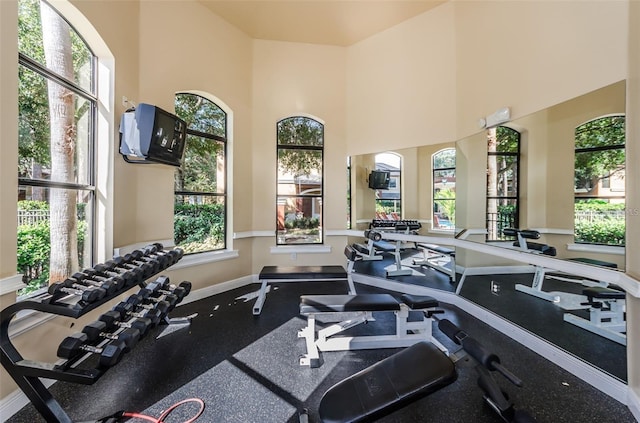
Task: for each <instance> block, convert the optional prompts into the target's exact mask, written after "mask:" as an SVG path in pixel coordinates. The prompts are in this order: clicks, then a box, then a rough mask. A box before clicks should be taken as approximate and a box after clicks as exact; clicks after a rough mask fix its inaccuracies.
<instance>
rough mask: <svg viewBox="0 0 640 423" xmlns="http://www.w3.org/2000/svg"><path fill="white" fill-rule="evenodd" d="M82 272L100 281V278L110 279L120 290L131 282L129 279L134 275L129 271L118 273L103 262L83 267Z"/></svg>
mask: <svg viewBox="0 0 640 423" xmlns="http://www.w3.org/2000/svg"><path fill="white" fill-rule="evenodd" d="M82 273H87V274H90V275H91V276H90V277H91V279H94V280H97V281H100V280H111V281H113V282H115V283H116V289H117V290H121V289H124V288H125V287H126V286H131V285H133V283H132V282H131V280H132V279H133V278H134V275H133V274H131V273H119V272H114V271H111V270H110V269H109V268H107V266H105V265H104V264H96V265H95V266H93V268H92V269H85V270H83V271H82Z"/></svg>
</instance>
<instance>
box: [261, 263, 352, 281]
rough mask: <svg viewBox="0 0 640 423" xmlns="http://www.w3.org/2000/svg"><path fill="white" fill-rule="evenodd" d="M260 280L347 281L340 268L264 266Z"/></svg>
mask: <svg viewBox="0 0 640 423" xmlns="http://www.w3.org/2000/svg"><path fill="white" fill-rule="evenodd" d="M258 278H259V279H260V280H264V279H266V280H276V279H300V280H306V279H347V271H346V270H344V267H342V266H264V267H263V268H262V271H260V276H259V277H258Z"/></svg>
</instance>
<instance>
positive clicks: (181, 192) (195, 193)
mask: <svg viewBox="0 0 640 423" xmlns="http://www.w3.org/2000/svg"><path fill="white" fill-rule="evenodd" d="M179 95H188V96H194V97H200V98H202V99H203V100H205V101H207V102H209V103H212V104H213V105H215V106H216V107H217V108H218V109H220V111H222V113H224V136H219V135H215V134H212V133H208V132H203V131H199V130H196V129H191V128H190V127H189V124H188V122H187V129H186V134H187V136H186V140H187V141H186V143H187V144H186V146H185V151H184V154H185V155H186V154H187V149H188V148H189V142H188V140H189V137H190V136H193V137H200V138H205V139H207V140H209V141H212V142H219V143H222V145H223V148H222V154H223V163H224V192H222V193H220V192H212V191H190V190H176V189H175V188H176V187H175V182H174V219H175V204H176V201H175V200H176V197H177V196H202V197H218V198H220V197H221V198H223V201H224V216H223V222H224V223H223V225H224V228H223V231H222V233H223V242H222V246H221V247H220V248H215V249H212V250H202V251H194V252H191V253H185V255H194V254H204V253H212V252H217V251H225V250H227V249H228V247H229V237H228V234H229V230H228V224H229V166H228V153H229V152H228V148H229V112H228V111H227V110H225V107H222V106H220V105H219V104H218V102H216V101H214V100H212V99H210V98H208V97H207V96H206V95H202V94H198V93H193V92H188V91H179V92H177V93H176V94H175V96H174V101H176V99H177V97H178V96H179ZM176 116H178V117H180V118H181V119H182V117H181V116H180V115H178V114H177V113H176ZM183 157H184V156H183ZM183 165H184V161H183V164H182V166H183ZM176 172H177V170H176ZM174 181H175V179H174ZM174 230H175V229H174ZM174 241H175V238H174Z"/></svg>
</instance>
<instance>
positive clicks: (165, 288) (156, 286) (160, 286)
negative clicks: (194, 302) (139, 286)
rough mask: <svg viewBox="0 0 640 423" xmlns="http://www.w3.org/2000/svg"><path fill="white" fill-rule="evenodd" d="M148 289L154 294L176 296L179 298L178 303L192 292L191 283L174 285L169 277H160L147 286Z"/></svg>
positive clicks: (185, 282)
mask: <svg viewBox="0 0 640 423" xmlns="http://www.w3.org/2000/svg"><path fill="white" fill-rule="evenodd" d="M145 288H146V289H148V290H150V291H151V292H153V293H159V294H166V295H175V296H176V297H178V301H177V302H178V303H179V302H180V301H182V299H183V298H184V297H186V296H187V295H188V294H189V292H191V282H187V281H184V282H181V283H180V285H179V286H175V285H172V284H171V283H170V282H169V277H168V276H160V277H159V278H157V279H156V280H155V281H153V282H151V283H149V284H148V285H147V286H145Z"/></svg>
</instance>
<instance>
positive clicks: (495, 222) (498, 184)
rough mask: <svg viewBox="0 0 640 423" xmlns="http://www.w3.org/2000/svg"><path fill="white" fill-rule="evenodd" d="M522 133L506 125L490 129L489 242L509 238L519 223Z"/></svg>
mask: <svg viewBox="0 0 640 423" xmlns="http://www.w3.org/2000/svg"><path fill="white" fill-rule="evenodd" d="M519 169H520V133H519V132H518V131H516V130H514V129H511V128H507V127H506V126H498V127H496V128H490V129H488V130H487V236H486V239H487V241H498V240H503V239H508V237H505V236H504V234H503V233H502V231H503V229H504V228H517V227H518V226H519V195H518V190H519V189H518V187H519V179H520V175H519Z"/></svg>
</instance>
